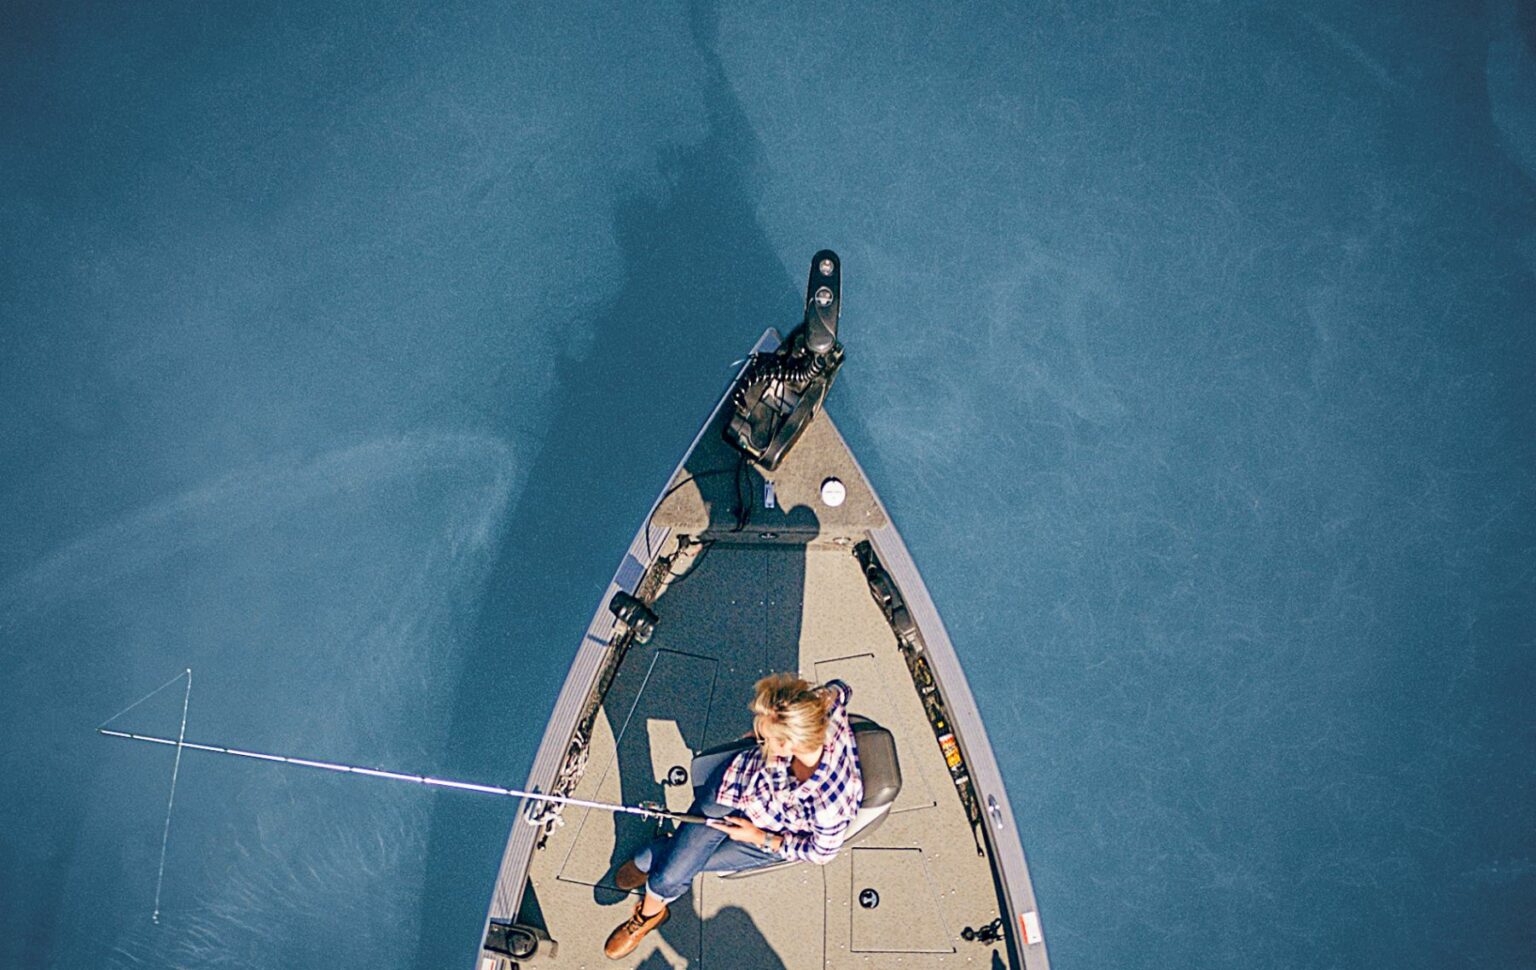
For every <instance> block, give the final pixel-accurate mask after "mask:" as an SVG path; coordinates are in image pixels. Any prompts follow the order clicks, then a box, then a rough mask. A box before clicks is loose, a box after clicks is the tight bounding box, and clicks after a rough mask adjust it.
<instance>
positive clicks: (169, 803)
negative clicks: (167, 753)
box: [149, 667, 192, 923]
mask: <svg viewBox="0 0 1536 970" xmlns="http://www.w3.org/2000/svg"><path fill="white" fill-rule="evenodd" d="M191 704H192V668H191V667H188V668H187V692H186V694H185V695H183V696H182V698H181V731H180V733H178V734H177V735H176V760H175V761H174V762H172V763H171V796H170V798H168V799H166V802H165V831H163V832H162V833H161V834H160V871H159V873H157V874H156V875H155V911H154V912H153V913H152V914H150V917H149V918H150V921H151V922H154V923H159V922H160V888H161V887H162V886H163V885H165V847H166V846H167V845H168V844H169V843H170V841H171V809H172V808H174V807H175V805H176V775H177V774H178V773H179V772H180V771H181V752H182V750H183V748H184V747H185V745H186V741H187V708H188V707H189V706H190V705H191Z"/></svg>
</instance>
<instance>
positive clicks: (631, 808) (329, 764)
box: [96, 727, 713, 825]
mask: <svg viewBox="0 0 1536 970" xmlns="http://www.w3.org/2000/svg"><path fill="white" fill-rule="evenodd" d="M96 733H97V734H101V735H103V736H105V737H109V738H124V739H126V740H129V741H147V742H149V743H151V744H165V745H170V746H172V747H174V748H175V749H176V754H177V757H178V758H180V756H181V752H182V751H183V750H189V751H206V752H208V753H210V754H224V755H229V756H231V757H235V758H251V759H253V760H256V761H269V762H276V763H279V764H285V765H297V766H299V767H301V768H319V769H321V770H322V771H334V772H338V773H341V774H348V775H364V776H366V777H369V778H383V779H386V780H388V781H406V782H411V783H413V784H417V785H426V786H428V787H431V788H448V789H452V790H454V791H467V792H477V793H479V794H482V795H502V796H504V797H507V798H526V799H530V800H533V801H540V802H555V803H557V804H560V805H576V806H579V807H581V808H596V809H600V810H602V811H605V812H622V813H625V814H628V815H639V816H641V817H642V818H658V819H662V818H665V819H671V820H672V821H674V822H697V823H699V824H700V825H703V824H707V823H708V822H711V821H713V819H709V818H706V817H704V816H703V815H689V814H686V813H684V812H673V811H670V810H668V809H665V808H662V807H661V806H660V805H659V804H657V803H656V802H641V803H640V804H639V805H638V806H635V805H613V804H609V803H608V802H592V801H587V800H586V799H582V798H568V797H566V796H564V795H547V794H544V793H543V792H531V791H519V790H517V789H516V788H502V787H501V786H499V785H482V784H479V783H477V782H471V781H453V780H452V779H449V778H433V777H431V776H429V775H412V774H407V773H405V772H400V771H385V770H384V769H382V768H364V767H362V766H361V765H343V764H338V763H336V762H334V761H316V760H314V759H311V758H295V757H291V756H289V755H283V754H263V753H262V752H260V751H246V750H243V749H241V748H231V747H228V746H227V745H222V744H202V743H199V742H196V741H187V740H184V739H178V738H159V737H155V736H154V735H151V734H134V733H133V732H131V731H113V730H111V729H109V728H106V727H99V728H97V729H96Z"/></svg>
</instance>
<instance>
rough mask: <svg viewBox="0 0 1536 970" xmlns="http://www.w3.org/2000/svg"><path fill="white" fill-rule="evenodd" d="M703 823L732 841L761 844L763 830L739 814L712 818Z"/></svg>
mask: <svg viewBox="0 0 1536 970" xmlns="http://www.w3.org/2000/svg"><path fill="white" fill-rule="evenodd" d="M705 824H707V825H708V826H709V827H710V828H712V829H718V830H719V831H721V832H724V833H725V835H726V837H727V838H729V839H730V840H731V841H732V842H746V843H748V844H749V845H757V846H761V845H762V844H763V835H764V832H763V830H762V829H760V828H758V827H757V826H756V825H753V824H752V823H751V822H749V821H747V820H746V819H744V818H741V817H739V816H732V817H730V818H712V819H710V820H709V821H708V822H707V823H705Z"/></svg>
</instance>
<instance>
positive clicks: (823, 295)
mask: <svg viewBox="0 0 1536 970" xmlns="http://www.w3.org/2000/svg"><path fill="white" fill-rule="evenodd" d="M816 305H817V306H819V307H829V306H831V305H832V288H831V287H829V286H823V287H820V288H818V289H817V290H816Z"/></svg>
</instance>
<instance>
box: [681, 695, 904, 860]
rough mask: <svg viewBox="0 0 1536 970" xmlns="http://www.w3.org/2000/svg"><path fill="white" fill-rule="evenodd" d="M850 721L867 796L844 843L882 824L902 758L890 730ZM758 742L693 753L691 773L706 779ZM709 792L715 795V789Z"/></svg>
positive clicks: (897, 789)
mask: <svg viewBox="0 0 1536 970" xmlns="http://www.w3.org/2000/svg"><path fill="white" fill-rule="evenodd" d="M848 722H849V724H850V725H851V726H852V728H853V737H854V746H855V748H856V750H857V752H858V758H859V778H860V779H861V780H862V781H863V782H864V797H863V799H861V800H860V802H859V813H858V814H857V815H855V816H854V819H853V823H852V824H851V825H850V826H849V827H848V835H847V836H846V837H845V838H844V839H843V845H845V846H847V845H852V844H853V843H854V842H858V841H861V840H863V839H865V838H867V837H868V836H869V835H870V833H872V832H874V831H875V829H877V828H879V827H880V823H882V822H884V821H885V817H886V816H887V815H888V814H890V811H891V805H892V803H894V802H895V801H896V796H897V795H899V794H901V762H900V761H899V760H898V759H897V757H896V739H895V738H894V737H893V736H892V735H891V732H890V731H888V730H886V729H885V728H883V727H881V726H880V725H879V724H876V723H875V722H874V721H871V720H870V719H869V718H867V717H864V716H863V715H861V714H850V715H848ZM756 744H757V740H756V739H755V738H742V739H740V740H737V741H730V742H727V743H726V744H721V745H717V746H715V747H713V748H709V749H708V750H705V751H700V752H699V753H698V754H696V755H694V756H693V768H692V774H691V775H690V777H691V778H693V779H694V780H695V782H698V783H702V782H706V781H707V780H708V779H709V778H710V777H711V776H712V775H714V774H715V772H716V771H718V770H719V769H720V768H721V766H722V765H724V764H725V763H726V762H727V761H729V760H730V759H732V758H734V757H736V755H738V754H740V753H741V752H743V751H745V750H747V749H748V748H751V747H754V746H755V745H756ZM699 793H700V792H699V785H697V784H696V785H695V788H694V795H695V797H697V796H698V795H699ZM708 794H709V795H711V796H712V795H713V792H710V793H708ZM798 861H799V860H798V859H786V860H784V861H783V862H778V863H774V864H773V865H769V866H759V867H758V868H756V869H745V870H742V871H741V872H732V873H727V874H726V875H723V876H721V878H722V879H744V878H747V877H748V876H755V875H760V874H761V873H764V872H772V871H773V870H775V869H782V868H784V867H786V866H792V865H795V864H796V863H797V862H798Z"/></svg>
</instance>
